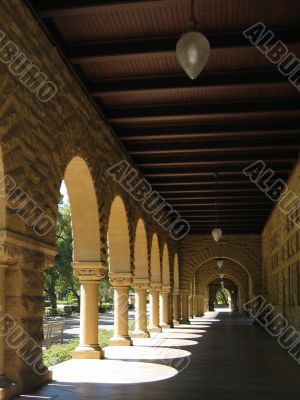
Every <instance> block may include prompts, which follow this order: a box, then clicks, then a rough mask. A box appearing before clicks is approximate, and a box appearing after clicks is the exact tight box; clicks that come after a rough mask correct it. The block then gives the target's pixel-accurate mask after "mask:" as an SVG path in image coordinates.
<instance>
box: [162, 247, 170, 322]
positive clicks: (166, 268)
mask: <svg viewBox="0 0 300 400" xmlns="http://www.w3.org/2000/svg"><path fill="white" fill-rule="evenodd" d="M162 254H163V256H162V290H161V292H160V326H161V327H162V328H170V325H171V324H170V323H169V322H170V321H169V296H170V290H171V286H170V285H171V283H170V259H169V251H168V246H167V244H165V245H164V247H163V253H162Z"/></svg>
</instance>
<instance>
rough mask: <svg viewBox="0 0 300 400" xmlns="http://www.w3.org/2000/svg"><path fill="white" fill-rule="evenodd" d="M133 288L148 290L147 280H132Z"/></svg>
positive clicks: (148, 283)
mask: <svg viewBox="0 0 300 400" xmlns="http://www.w3.org/2000/svg"><path fill="white" fill-rule="evenodd" d="M133 287H134V289H135V290H148V289H149V287H150V280H149V279H134V280H133Z"/></svg>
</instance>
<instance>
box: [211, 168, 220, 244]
mask: <svg viewBox="0 0 300 400" xmlns="http://www.w3.org/2000/svg"><path fill="white" fill-rule="evenodd" d="M217 181H218V174H215V186H216V203H215V204H216V227H215V228H214V229H213V230H212V232H211V234H212V237H213V239H214V241H215V242H218V241H219V240H220V239H221V237H222V234H223V232H222V230H221V229H220V228H218V182H217Z"/></svg>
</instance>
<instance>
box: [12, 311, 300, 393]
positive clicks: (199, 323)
mask: <svg viewBox="0 0 300 400" xmlns="http://www.w3.org/2000/svg"><path fill="white" fill-rule="evenodd" d="M162 337H164V338H165V340H162V339H161V338H162ZM159 339H160V340H159ZM136 340H137V339H136ZM149 340H151V339H138V340H137V341H136V343H135V345H136V347H139V346H142V345H145V344H147V342H148V343H149ZM159 341H160V345H159V347H160V348H162V347H165V348H173V349H175V353H176V351H177V352H180V351H186V352H191V357H190V363H189V361H188V360H187V359H186V360H185V362H182V361H181V362H178V359H177V360H174V359H173V360H153V359H151V360H146V359H139V360H138V359H136V360H133V359H132V358H133V357H132V355H133V354H135V353H136V354H137V357H138V354H139V353H138V352H136V347H134V348H130V353H128V354H131V359H130V360H128V361H125V362H126V364H124V361H116V360H114V361H112V360H91V361H87V360H72V361H70V362H68V363H69V364H68V363H65V366H64V368H61V370H59V368H58V367H56V371H57V372H56V373H54V375H56V377H57V379H58V381H54V382H52V383H50V384H48V385H47V386H45V387H44V388H42V389H40V390H38V391H36V392H32V393H30V394H24V395H22V396H21V397H20V399H54V398H55V399H57V400H60V399H72V400H77V399H83V398H89V399H98V398H99V399H100V398H101V399H110V400H115V399H120V398H122V399H126V400H127V399H128V400H129V399H130V400H135V399H138V400H140V399H149V400H150V399H151V400H155V399H208V398H209V399H223V400H227V399H228V400H229V399H230V400H235V399H237V400H240V399H243V400H248V399H249V400H250V399H251V400H253V399H254V398H255V399H256V400H260V399H263V400H268V399H270V400H271V399H272V400H277V399H278V400H279V399H280V400H281V399H283V398H285V399H288V400H292V399H299V395H300V386H299V367H298V364H297V363H296V361H294V360H293V359H292V358H291V357H290V356H289V355H288V353H287V352H285V351H284V350H282V349H281V348H280V346H279V345H278V344H277V342H276V341H275V340H274V339H272V338H271V337H270V336H269V335H268V334H267V333H266V332H264V331H263V330H262V329H261V328H260V327H257V326H253V324H252V321H251V320H250V319H249V318H247V317H243V316H241V315H239V314H237V313H229V312H227V311H224V310H220V311H216V312H212V313H206V315H205V317H202V318H195V319H194V320H192V322H191V325H190V326H188V325H181V326H180V327H176V328H175V329H173V330H172V333H171V331H170V330H168V329H167V330H164V332H163V333H162V334H160V337H158V336H157V335H156V338H155V340H153V347H152V349H153V352H152V358H153V357H154V356H153V355H155V354H158V353H157V348H155V346H157V344H158V342H159ZM126 349H127V351H128V348H118V349H117V350H118V353H119V358H122V357H124V359H125V356H124V355H125V351H126ZM121 350H122V351H121ZM107 354H108V356H110V357H111V358H118V357H117V356H116V353H114V352H112V351H111V348H108V349H107ZM140 354H142V352H141V353H140ZM161 354H162V355H166V354H170V353H166V352H165V351H163V352H161ZM177 354H179V353H177ZM148 356H149V357H150V353H149V354H148ZM154 358H155V357H154ZM80 362H81V363H85V365H84V369H85V368H88V367H87V365H88V363H98V364H97V365H98V367H97V371H95V365H93V366H92V368H91V369H90V370H89V371H88V373H87V374H89V376H90V382H89V383H78V382H80V377H83V376H84V374H85V372H84V369H83V368H80V365H79V363H80ZM72 363H77V364H73V367H74V365H75V371H74V369H73V371H72V378H73V380H75V379H76V380H78V382H77V383H76V382H66V381H65V382H62V379H60V378H59V377H62V376H63V374H65V375H66V373H67V370H68V368H70V367H71V365H72ZM113 363H114V364H113ZM148 363H151V366H149V368H148V367H147V365H148ZM176 366H177V367H178V369H180V368H182V367H183V369H184V370H183V371H182V372H180V373H178V371H176ZM76 368H77V372H76ZM112 369H115V379H116V382H117V381H118V380H119V382H120V381H121V380H122V379H124V382H125V381H126V379H128V382H133V380H136V382H137V383H132V384H122V383H105V379H108V378H109V377H110V382H111V379H112V378H111V376H112V373H113V371H112ZM172 370H173V371H172ZM172 374H173V375H174V376H172ZM168 375H169V376H168ZM97 376H98V379H99V381H98V383H91V382H92V381H93V379H94V382H95V381H96V380H97ZM81 379H82V378H81ZM149 380H150V381H151V382H149ZM139 381H140V382H139ZM143 381H148V382H146V383H142V382H143ZM99 382H101V383H99ZM106 382H108V380H107V381H106Z"/></svg>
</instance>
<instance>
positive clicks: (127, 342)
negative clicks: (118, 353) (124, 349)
mask: <svg viewBox="0 0 300 400" xmlns="http://www.w3.org/2000/svg"><path fill="white" fill-rule="evenodd" d="M132 345H133V343H132V340H131V338H130V337H129V336H115V337H112V338H111V339H110V341H109V346H132Z"/></svg>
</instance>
